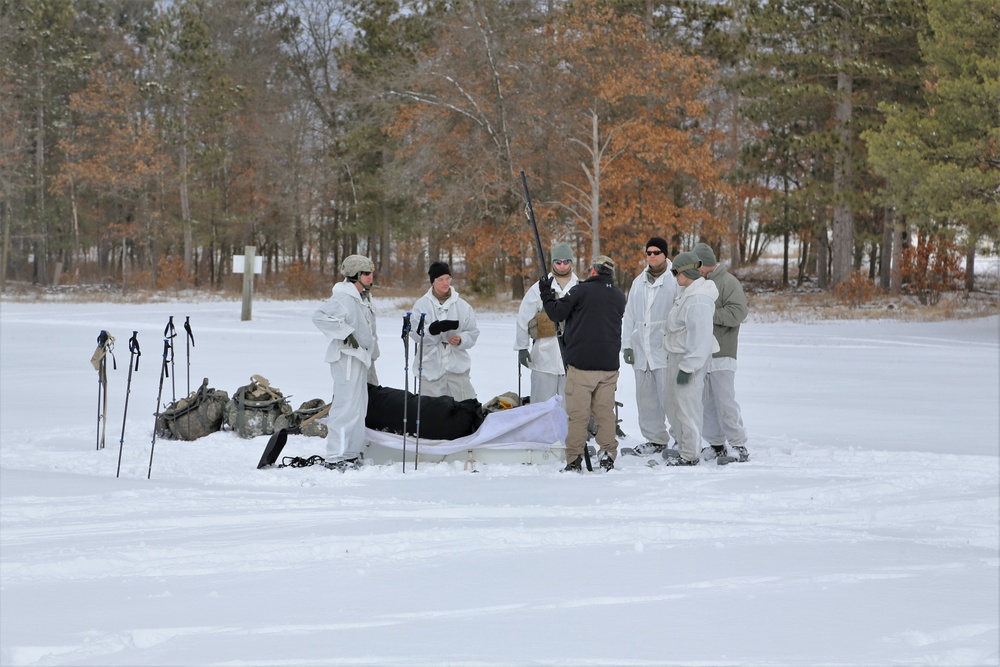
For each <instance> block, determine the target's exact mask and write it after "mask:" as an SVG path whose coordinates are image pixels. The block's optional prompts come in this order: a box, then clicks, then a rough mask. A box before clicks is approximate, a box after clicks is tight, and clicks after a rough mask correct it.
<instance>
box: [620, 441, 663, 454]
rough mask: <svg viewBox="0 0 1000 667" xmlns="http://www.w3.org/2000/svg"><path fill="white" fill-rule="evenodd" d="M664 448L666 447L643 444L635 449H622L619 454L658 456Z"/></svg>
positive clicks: (653, 443)
mask: <svg viewBox="0 0 1000 667" xmlns="http://www.w3.org/2000/svg"><path fill="white" fill-rule="evenodd" d="M666 448H667V446H666V445H660V444H657V443H655V442H644V443H642V444H641V445H637V446H635V447H628V448H625V449H622V450H621V453H622V454H624V455H625V456H652V455H653V454H659V453H660V452H662V451H663V450H664V449H666Z"/></svg>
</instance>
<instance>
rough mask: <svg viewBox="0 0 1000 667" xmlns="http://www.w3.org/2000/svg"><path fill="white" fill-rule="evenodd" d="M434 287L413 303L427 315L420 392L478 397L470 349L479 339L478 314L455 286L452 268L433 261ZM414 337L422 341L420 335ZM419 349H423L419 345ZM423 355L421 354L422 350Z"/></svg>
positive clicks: (430, 274)
mask: <svg viewBox="0 0 1000 667" xmlns="http://www.w3.org/2000/svg"><path fill="white" fill-rule="evenodd" d="M427 275H428V277H429V278H430V279H431V286H430V289H428V290H427V293H426V294H424V295H423V296H422V297H420V298H419V299H417V302H416V303H415V304H414V305H413V312H414V313H426V314H427V323H428V324H427V327H426V329H425V332H424V341H423V344H424V351H423V361H422V363H421V362H420V361H419V359H418V363H420V365H421V366H422V369H419V368H418V375H419V376H420V392H421V394H423V395H424V396H431V397H433V396H451V397H452V398H454V399H455V400H456V401H465V400H468V399H470V398H476V390H475V389H474V388H473V387H472V380H471V377H470V376H471V371H472V357H471V356H470V355H469V349H470V348H472V347H473V346H474V345H475V344H476V341H477V340H479V327H478V326H477V325H476V313H475V311H473V310H472V306H470V305H469V304H468V302H467V301H465V299H463V298H462V297H460V296H459V295H458V292H457V291H455V289H454V288H453V287H452V286H451V268H449V266H448V265H447V264H445V263H444V262H432V263H431V265H430V268H429V269H428V270H427ZM410 336H411V337H412V338H413V340H414V341H416V342H417V344H418V345H419V344H420V336H418V335H417V332H416V330H415V329H414V330H411V332H410ZM418 349H419V348H418ZM418 354H419V353H418Z"/></svg>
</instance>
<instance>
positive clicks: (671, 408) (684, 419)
mask: <svg viewBox="0 0 1000 667" xmlns="http://www.w3.org/2000/svg"><path fill="white" fill-rule="evenodd" d="M699 268H701V260H700V259H698V256H697V255H695V254H694V253H693V252H682V253H681V254H679V255H677V256H676V257H674V262H673V267H672V268H671V269H670V273H672V274H673V275H674V277H675V278H677V285H678V287H679V288H680V289H679V290H678V291H677V296H676V297H675V299H674V307H673V308H671V309H670V313H669V314H668V315H667V327H666V335H665V336H664V338H663V345H664V347H666V349H667V377H668V380H669V386H668V388H667V419H669V420H670V428H671V431H672V432H673V435H674V437H675V438H676V439H677V449H665V450H663V452H662V455H663V458H664V459H666V463H667V465H681V466H691V465H696V464H697V463H698V461H700V460H701V459H700V456H699V455H700V453H701V429H702V422H703V420H704V415H705V411H704V404H703V402H702V394H703V392H704V386H705V367H706V366H707V365H708V359H709V357H711V356H712V353H713V352H715V351H717V350H718V349H719V347H718V343H716V342H715V338H714V336H713V335H712V315H713V313H714V312H715V299H716V298H717V297H718V296H719V290H718V288H717V287H716V286H715V283H713V282H711V281H706V280H705V279H704V278H702V276H701V274H700V273H699V272H698V269H699Z"/></svg>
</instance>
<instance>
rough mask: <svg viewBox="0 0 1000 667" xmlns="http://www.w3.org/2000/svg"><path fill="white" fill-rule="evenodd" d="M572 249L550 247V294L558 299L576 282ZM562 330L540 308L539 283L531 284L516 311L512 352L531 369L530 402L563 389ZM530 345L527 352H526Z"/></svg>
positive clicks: (543, 398) (564, 244)
mask: <svg viewBox="0 0 1000 667" xmlns="http://www.w3.org/2000/svg"><path fill="white" fill-rule="evenodd" d="M573 259H574V258H573V249H572V248H570V247H569V244H568V243H557V244H555V245H554V246H552V270H551V271H550V272H549V277H551V278H553V281H552V291H553V292H555V295H556V298H557V299H561V298H563V297H564V296H566V294H567V293H568V292H569V291H570V289H572V288H573V286H574V285H576V284H577V283H578V282H579V280H578V279H577V277H576V273H574V271H573ZM560 334H561V328H560V327H559V326H558V325H556V323H555V322H553V321H552V320H551V319H549V316H548V315H546V314H545V309H544V308H542V295H541V292H540V290H539V286H538V283H537V282H536V283H535V284H534V285H532V286H531V287H530V288H529V289H528V292H527V293H526V294H525V295H524V298H523V299H521V307H520V308H519V309H518V311H517V323H516V328H515V334H514V349H515V350H517V361H518V363H519V364H521V365H522V366H524V367H526V368H528V369H530V370H531V402H532V403H541V402H543V401H547V400H549V399H550V398H552V397H553V396H555V395H556V394H560V395H561V394H562V393H563V391H564V389H565V387H566V365H565V364H564V363H563V356H562V350H561V349H560V342H559V337H560ZM529 346H530V348H531V349H530V350H529V349H528V348H529Z"/></svg>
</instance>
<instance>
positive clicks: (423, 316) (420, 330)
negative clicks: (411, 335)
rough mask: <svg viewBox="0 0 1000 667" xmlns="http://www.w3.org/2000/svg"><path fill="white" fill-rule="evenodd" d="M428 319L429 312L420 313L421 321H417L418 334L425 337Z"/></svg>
mask: <svg viewBox="0 0 1000 667" xmlns="http://www.w3.org/2000/svg"><path fill="white" fill-rule="evenodd" d="M425 319H427V313H420V321H419V322H417V335H418V336H421V337H423V335H424V320H425Z"/></svg>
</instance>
